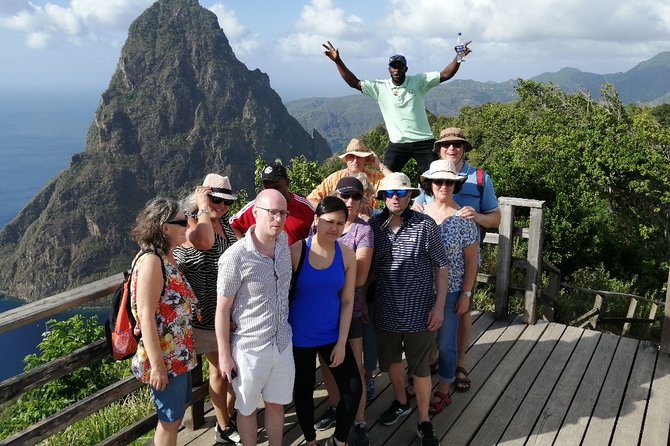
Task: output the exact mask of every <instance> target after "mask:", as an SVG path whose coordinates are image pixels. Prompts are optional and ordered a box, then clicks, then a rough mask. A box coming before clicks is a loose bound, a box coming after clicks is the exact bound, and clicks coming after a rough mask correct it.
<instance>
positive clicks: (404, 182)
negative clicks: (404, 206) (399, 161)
mask: <svg viewBox="0 0 670 446" xmlns="http://www.w3.org/2000/svg"><path fill="white" fill-rule="evenodd" d="M385 190H406V191H409V192H410V196H411V197H412V198H414V197H416V196H417V195H419V193H420V190H419V188H417V187H412V183H411V182H410V181H409V177H408V176H407V175H405V174H404V173H402V172H393V173H392V174H389V175H386V176H385V177H384V178H383V179H382V181H381V183H380V184H379V189H377V199H378V200H383V199H384V191H385Z"/></svg>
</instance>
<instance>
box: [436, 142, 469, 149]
mask: <svg viewBox="0 0 670 446" xmlns="http://www.w3.org/2000/svg"><path fill="white" fill-rule="evenodd" d="M450 146H454V149H460V148H462V147H463V146H465V144H464V143H463V141H445V142H441V143H440V147H443V148H445V149H448V148H449V147H450Z"/></svg>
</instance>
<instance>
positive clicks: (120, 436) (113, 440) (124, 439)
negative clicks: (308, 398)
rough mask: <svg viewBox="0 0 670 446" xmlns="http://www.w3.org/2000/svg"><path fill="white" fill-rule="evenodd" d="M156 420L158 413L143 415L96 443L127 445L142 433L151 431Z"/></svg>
mask: <svg viewBox="0 0 670 446" xmlns="http://www.w3.org/2000/svg"><path fill="white" fill-rule="evenodd" d="M157 422H158V415H156V414H155V413H153V414H151V415H149V416H147V417H144V418H143V419H142V420H140V421H138V422H137V423H135V424H133V425H131V426H128V427H126V428H125V429H123V430H121V431H119V432H117V433H116V434H114V435H112V436H111V437H108V438H106V439H105V440H103V441H101V442H100V443H98V446H125V445H128V444H130V443H132V442H133V441H134V440H137V439H138V438H140V437H141V436H142V435H144V434H146V433H148V432H151V431H152V430H153V429H155V428H156V423H157Z"/></svg>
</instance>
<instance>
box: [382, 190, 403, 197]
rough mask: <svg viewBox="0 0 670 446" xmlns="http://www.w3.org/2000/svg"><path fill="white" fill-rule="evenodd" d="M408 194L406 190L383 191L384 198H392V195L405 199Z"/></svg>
mask: <svg viewBox="0 0 670 446" xmlns="http://www.w3.org/2000/svg"><path fill="white" fill-rule="evenodd" d="M408 193H409V191H408V190H406V189H393V190H385V191H384V196H385V197H386V198H393V196H394V195H397V196H398V198H405V197H406V196H407V194H408Z"/></svg>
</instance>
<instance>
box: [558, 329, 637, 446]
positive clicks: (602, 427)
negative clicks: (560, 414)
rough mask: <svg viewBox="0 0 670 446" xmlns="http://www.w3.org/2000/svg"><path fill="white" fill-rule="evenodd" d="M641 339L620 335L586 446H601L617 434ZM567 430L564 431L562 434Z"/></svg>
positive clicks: (590, 424) (589, 425)
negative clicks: (620, 413) (621, 409)
mask: <svg viewBox="0 0 670 446" xmlns="http://www.w3.org/2000/svg"><path fill="white" fill-rule="evenodd" d="M638 344H639V341H638V340H636V339H631V338H620V339H619V345H618V346H617V348H616V352H615V354H614V359H612V364H611V366H610V368H609V371H608V372H607V376H606V377H605V382H604V384H603V387H602V390H601V392H600V395H599V397H598V401H597V402H596V406H595V408H594V410H593V414H592V415H591V419H590V421H589V423H588V427H587V430H586V435H584V440H583V441H582V444H583V445H593V446H600V445H602V444H603V443H604V442H609V440H610V438H611V437H612V434H613V433H614V426H615V424H616V420H617V416H618V414H619V409H620V407H621V404H622V401H623V398H624V392H625V390H626V384H627V382H628V377H629V375H630V374H631V369H635V367H636V366H635V353H636V352H637V348H638ZM562 432H563V430H561V433H562Z"/></svg>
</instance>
